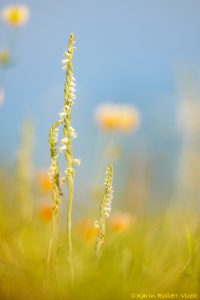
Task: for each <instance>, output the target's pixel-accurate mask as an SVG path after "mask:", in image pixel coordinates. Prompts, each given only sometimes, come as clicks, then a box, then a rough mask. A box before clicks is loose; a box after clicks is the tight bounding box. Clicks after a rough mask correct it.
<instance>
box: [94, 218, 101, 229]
mask: <svg viewBox="0 0 200 300" xmlns="http://www.w3.org/2000/svg"><path fill="white" fill-rule="evenodd" d="M94 228H96V229H99V228H100V226H99V222H98V221H97V220H95V221H94Z"/></svg>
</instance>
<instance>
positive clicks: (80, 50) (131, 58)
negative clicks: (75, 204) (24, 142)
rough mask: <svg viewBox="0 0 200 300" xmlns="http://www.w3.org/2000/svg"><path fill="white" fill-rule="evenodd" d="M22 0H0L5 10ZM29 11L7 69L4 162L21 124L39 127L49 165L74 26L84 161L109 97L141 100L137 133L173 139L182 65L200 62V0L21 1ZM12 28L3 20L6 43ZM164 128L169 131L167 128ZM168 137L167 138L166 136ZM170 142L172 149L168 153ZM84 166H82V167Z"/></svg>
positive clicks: (40, 148) (39, 156) (41, 155)
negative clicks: (50, 139) (96, 115)
mask: <svg viewBox="0 0 200 300" xmlns="http://www.w3.org/2000/svg"><path fill="white" fill-rule="evenodd" d="M10 3H18V1H12V2H10V1H5V0H1V3H0V9H2V8H3V7H4V6H5V5H7V4H10ZM23 3H24V4H27V5H28V6H29V8H30V12H31V18H30V21H29V23H28V24H27V26H26V27H24V28H22V29H20V30H19V32H18V39H17V45H16V51H15V53H14V55H15V57H14V58H15V65H14V67H13V68H10V69H9V70H7V71H6V74H5V79H4V88H5V91H6V99H5V103H4V106H3V107H2V108H1V110H0V128H1V129H0V140H1V147H0V153H1V161H6V160H8V161H12V160H13V159H14V156H15V152H16V147H17V145H18V144H19V142H20V128H21V125H22V122H23V120H24V119H26V118H28V117H31V118H32V119H33V120H34V122H35V126H36V150H35V161H36V164H37V165H39V166H48V164H49V155H47V153H48V132H49V128H50V126H51V124H52V122H53V121H55V120H56V118H57V113H58V112H59V111H60V110H61V108H62V103H63V82H64V72H63V71H62V66H61V59H62V55H63V52H64V51H65V50H66V47H67V40H68V37H69V34H70V32H74V34H75V37H76V46H77V51H76V54H75V56H74V69H75V77H76V81H77V102H76V106H75V107H74V115H73V125H74V127H75V128H76V129H77V131H78V133H79V138H78V139H77V141H76V143H75V151H76V152H77V154H78V155H80V156H81V157H82V158H83V159H84V158H85V159H86V162H87V163H86V165H87V164H88V163H89V159H90V155H91V154H92V153H93V150H94V138H95V135H96V128H95V125H94V121H93V111H94V109H95V107H96V105H97V104H98V103H101V102H104V101H114V102H124V103H126V102H128V103H133V104H134V105H136V106H137V107H138V109H139V110H140V112H141V116H142V125H141V129H140V131H138V133H137V136H138V137H137V138H138V139H140V137H141V136H142V138H141V139H142V140H143V141H144V140H145V142H144V144H145V145H146V144H153V145H154V142H155V141H156V149H157V150H159V147H160V148H161V149H162V148H164V147H163V146H162V145H165V143H167V144H169V143H168V140H167V141H166V140H165V134H166V136H168V137H169V136H170V137H171V138H172V140H173V129H174V121H173V120H174V115H175V109H176V98H177V91H176V72H177V71H180V70H185V69H187V66H189V67H192V68H194V69H195V70H196V71H197V77H199V72H198V70H199V67H200V18H199V11H200V1H199V0H162V1H161V0H124V1H119V0H115V1H114V0H109V1H105V0H102V1H95V0H85V1H80V0H79V1H77V0H73V1H66V0H65V1H64V0H57V1H55V0H54V1H53V0H48V1H47V0H43V1H36V0H34V1H33V0H29V1H23ZM10 33H11V32H10V30H8V29H7V28H6V26H4V25H3V24H1V27H0V45H1V47H3V46H4V43H5V42H6V39H7V36H8V35H9V34H10ZM163 130H165V131H166V132H165V133H164V134H163ZM162 137H163V140H162ZM170 149H171V148H170V146H169V149H168V150H169V152H170ZM83 170H84V169H83Z"/></svg>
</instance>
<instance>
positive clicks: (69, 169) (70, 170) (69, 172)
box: [65, 168, 73, 176]
mask: <svg viewBox="0 0 200 300" xmlns="http://www.w3.org/2000/svg"><path fill="white" fill-rule="evenodd" d="M72 172H73V168H67V169H66V170H65V174H66V175H67V176H68V175H69V174H71V173H72Z"/></svg>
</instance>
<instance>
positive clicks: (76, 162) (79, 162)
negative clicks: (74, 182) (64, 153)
mask: <svg viewBox="0 0 200 300" xmlns="http://www.w3.org/2000/svg"><path fill="white" fill-rule="evenodd" d="M74 163H75V164H77V165H78V166H80V165H81V160H80V159H79V158H75V159H74Z"/></svg>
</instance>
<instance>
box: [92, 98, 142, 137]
mask: <svg viewBox="0 0 200 300" xmlns="http://www.w3.org/2000/svg"><path fill="white" fill-rule="evenodd" d="M95 119H96V122H97V124H98V125H99V127H100V128H102V129H103V130H105V131H108V132H114V131H116V132H117V131H118V132H121V133H127V134H128V133H131V132H133V131H135V130H136V129H137V128H138V126H139V123H140V116H139V112H138V111H137V110H136V108H135V107H134V106H132V105H123V104H111V103H107V104H102V105H100V106H99V107H97V109H96V112H95Z"/></svg>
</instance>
